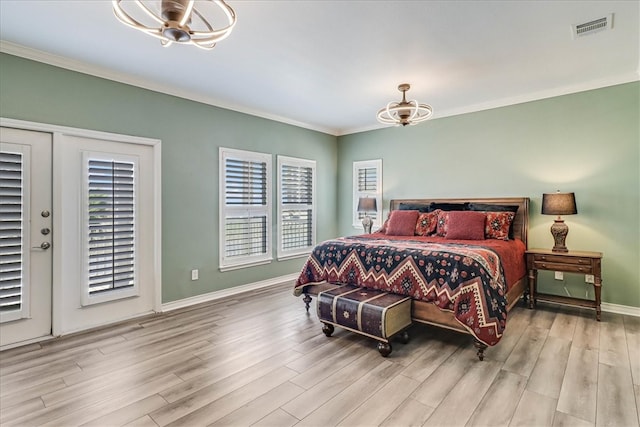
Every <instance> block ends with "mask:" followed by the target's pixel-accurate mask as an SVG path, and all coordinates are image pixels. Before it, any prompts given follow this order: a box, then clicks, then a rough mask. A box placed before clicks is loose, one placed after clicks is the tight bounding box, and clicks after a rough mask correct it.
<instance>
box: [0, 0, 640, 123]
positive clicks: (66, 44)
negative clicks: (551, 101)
mask: <svg viewBox="0 0 640 427" xmlns="http://www.w3.org/2000/svg"><path fill="white" fill-rule="evenodd" d="M227 2H228V4H229V5H230V6H231V7H233V8H234V10H235V11H236V14H237V16H238V23H237V25H236V27H235V28H234V30H233V32H232V33H231V35H230V36H229V38H227V39H226V40H223V41H221V42H220V43H219V44H218V46H217V47H216V48H215V49H213V50H211V51H204V50H201V49H197V48H195V47H193V46H178V45H173V46H171V47H169V48H163V47H161V46H160V43H159V41H158V40H157V39H155V38H152V37H150V36H146V35H144V34H143V33H141V32H139V31H136V30H133V29H131V28H128V27H126V26H124V25H122V24H121V23H120V22H118V21H117V20H116V19H115V17H114V15H113V12H112V6H111V2H110V1H108V0H93V1H79V0H71V1H54V0H44V1H34V0H17V1H15V0H0V39H1V40H2V44H1V46H0V47H1V48H2V51H3V52H7V53H12V54H17V55H21V56H25V57H29V58H33V59H37V60H41V61H44V62H48V63H52V64H54V65H60V66H64V67H67V68H71V69H75V70H79V71H83V72H88V73H91V74H95V75H98V76H103V77H107V78H111V79H114V80H118V81H122V82H126V83H131V84H136V85H138V86H142V87H146V88H150V89H153V90H158V91H162V92H166V93H170V94H174V95H178V96H183V97H185V98H190V99H195V100H198V101H201V102H205V103H208V104H212V105H217V106H221V107H225V108H230V109H233V110H237V111H242V112H247V113H250V114H254V115H257V116H261V117H267V118H271V119H275V120H279V121H283V122H286V123H292V124H296V125H299V126H303V127H305V128H309V129H315V130H319V131H322V132H326V133H330V134H334V135H343V134H348V133H353V132H358V131H362V130H369V129H376V128H379V127H382V126H381V125H379V124H378V123H377V122H376V119H375V113H376V111H377V110H378V109H380V108H382V107H383V106H385V105H386V103H387V102H389V101H397V100H399V99H400V97H401V94H400V92H398V90H397V86H398V84H399V83H403V82H408V83H410V84H411V86H412V87H411V90H410V91H409V92H408V98H411V99H417V100H418V101H419V102H422V103H428V104H431V105H432V106H433V108H434V118H438V117H445V116H450V115H455V114H461V113H466V112H471V111H478V110H483V109H487V108H494V107H499V106H503V105H510V104H515V103H519V102H526V101H530V100H535V99H542V98H546V97H550V96H556V95H561V94H566V93H573V92H578V91H582V90H588V89H593V88H598V87H604V86H609V85H613V84H619V83H625V82H630V81H637V80H639V79H640V77H639V76H640V74H639V64H640V1H557V0H556V1H539V0H537V1H522V0H511V1H383V0H377V1H355V0H352V1H349V0H343V1H337V0H336V1H331V0H322V1H312V0H297V1H296V0H293V1H285V0H260V1H248V0H227ZM610 13H613V14H614V21H613V29H612V30H610V31H601V32H599V33H596V34H592V35H588V36H585V37H581V38H577V39H574V38H573V37H572V33H571V25H572V24H580V23H584V22H587V21H591V20H594V19H597V18H600V17H603V16H605V15H607V14H610ZM0 78H2V76H0Z"/></svg>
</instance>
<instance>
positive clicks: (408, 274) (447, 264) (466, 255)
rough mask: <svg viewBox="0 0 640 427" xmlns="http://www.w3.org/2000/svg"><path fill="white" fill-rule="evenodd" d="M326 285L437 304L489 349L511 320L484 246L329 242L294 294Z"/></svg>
mask: <svg viewBox="0 0 640 427" xmlns="http://www.w3.org/2000/svg"><path fill="white" fill-rule="evenodd" d="M320 282H329V283H341V284H350V285H356V286H361V287H366V288H373V289H382V290H385V291H388V292H394V293H397V294H401V295H408V296H410V297H412V298H414V299H417V300H424V301H430V302H433V303H434V304H436V305H437V306H438V307H440V308H441V309H443V310H449V311H452V312H453V313H454V315H455V318H456V319H457V320H458V322H460V324H462V325H463V326H464V327H465V328H466V329H467V330H468V331H469V332H470V333H471V334H473V335H474V336H475V337H476V338H477V339H478V340H479V341H481V342H483V343H485V344H487V345H495V344H497V343H498V341H499V340H500V338H501V337H502V333H503V331H504V328H505V324H506V320H507V301H506V296H505V295H506V285H505V279H504V274H503V270H502V265H501V263H500V258H499V256H498V255H497V253H496V252H494V251H493V250H492V249H490V248H486V247H482V246H476V245H467V244H452V243H425V242H420V241H414V240H387V239H371V238H370V237H361V236H353V237H342V238H338V239H334V240H328V241H326V242H323V243H321V244H319V245H318V246H316V247H315V249H314V250H313V252H312V253H311V255H309V258H308V259H307V261H306V262H305V264H304V266H303V268H302V272H301V273H300V276H299V277H298V279H297V281H296V283H295V288H294V294H295V295H297V296H298V295H301V294H302V293H304V287H305V285H309V284H314V283H320Z"/></svg>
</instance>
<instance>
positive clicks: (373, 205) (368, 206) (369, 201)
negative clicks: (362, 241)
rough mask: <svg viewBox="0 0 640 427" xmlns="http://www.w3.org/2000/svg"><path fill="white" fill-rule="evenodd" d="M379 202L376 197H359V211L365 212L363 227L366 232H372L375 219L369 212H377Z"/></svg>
mask: <svg viewBox="0 0 640 427" xmlns="http://www.w3.org/2000/svg"><path fill="white" fill-rule="evenodd" d="M377 211H378V204H377V202H376V199H375V198H374V197H360V199H358V212H364V218H362V227H363V228H364V232H365V233H366V234H371V226H372V225H373V220H372V219H371V217H370V216H369V215H367V212H377Z"/></svg>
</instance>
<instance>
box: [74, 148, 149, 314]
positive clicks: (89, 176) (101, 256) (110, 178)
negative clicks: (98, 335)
mask: <svg viewBox="0 0 640 427" xmlns="http://www.w3.org/2000/svg"><path fill="white" fill-rule="evenodd" d="M85 165H86V168H87V169H86V172H87V173H86V185H85V188H86V194H85V199H86V204H85V210H86V211H85V226H86V228H85V230H86V241H85V272H86V276H85V280H86V284H87V286H86V289H85V292H84V296H85V298H84V299H83V303H85V304H91V303H92V302H102V301H109V300H113V299H117V298H126V297H129V296H132V295H136V294H137V288H138V287H137V280H136V279H137V278H136V245H137V243H136V204H137V201H136V200H137V199H136V197H137V195H136V191H135V189H136V180H137V176H136V175H137V162H136V161H135V159H131V160H129V159H126V158H125V159H121V158H118V159H113V158H104V157H102V158H101V157H97V156H96V155H93V156H92V155H90V154H89V155H86V156H85Z"/></svg>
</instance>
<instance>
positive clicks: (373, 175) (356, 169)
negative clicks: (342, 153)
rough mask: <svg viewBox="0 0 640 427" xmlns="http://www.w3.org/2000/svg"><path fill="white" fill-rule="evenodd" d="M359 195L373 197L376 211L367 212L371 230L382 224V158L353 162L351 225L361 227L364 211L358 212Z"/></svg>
mask: <svg viewBox="0 0 640 427" xmlns="http://www.w3.org/2000/svg"><path fill="white" fill-rule="evenodd" d="M361 197H375V198H376V204H377V207H378V211H377V212H368V213H367V215H369V217H371V219H372V220H373V231H375V230H376V228H380V227H381V226H382V160H366V161H361V162H353V226H354V227H356V228H362V218H364V215H365V213H364V212H358V200H359V199H360V198H361Z"/></svg>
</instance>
